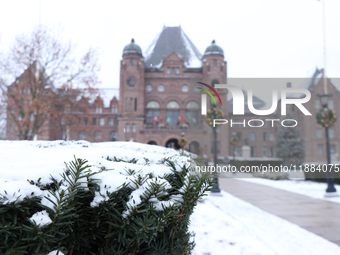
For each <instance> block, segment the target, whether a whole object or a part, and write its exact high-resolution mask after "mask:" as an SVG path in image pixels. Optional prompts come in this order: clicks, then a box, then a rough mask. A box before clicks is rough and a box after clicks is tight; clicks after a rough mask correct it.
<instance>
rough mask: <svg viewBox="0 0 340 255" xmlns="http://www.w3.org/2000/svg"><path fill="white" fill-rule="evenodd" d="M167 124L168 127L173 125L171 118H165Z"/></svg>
mask: <svg viewBox="0 0 340 255" xmlns="http://www.w3.org/2000/svg"><path fill="white" fill-rule="evenodd" d="M165 123H166V125H170V124H171V118H170V117H169V116H165Z"/></svg>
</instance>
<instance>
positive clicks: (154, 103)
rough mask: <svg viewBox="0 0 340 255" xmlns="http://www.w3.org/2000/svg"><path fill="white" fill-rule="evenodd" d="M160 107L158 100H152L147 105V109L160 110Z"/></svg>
mask: <svg viewBox="0 0 340 255" xmlns="http://www.w3.org/2000/svg"><path fill="white" fill-rule="evenodd" d="M159 107H160V105H159V103H158V102H157V101H156V100H151V101H149V102H148V103H147V104H146V108H159Z"/></svg>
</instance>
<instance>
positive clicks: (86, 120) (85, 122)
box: [84, 118, 89, 126]
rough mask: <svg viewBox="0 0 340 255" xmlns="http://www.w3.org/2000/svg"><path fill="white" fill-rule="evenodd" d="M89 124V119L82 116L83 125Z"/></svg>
mask: <svg viewBox="0 0 340 255" xmlns="http://www.w3.org/2000/svg"><path fill="white" fill-rule="evenodd" d="M88 124H89V120H88V119H87V118H84V125H85V126H87V125H88Z"/></svg>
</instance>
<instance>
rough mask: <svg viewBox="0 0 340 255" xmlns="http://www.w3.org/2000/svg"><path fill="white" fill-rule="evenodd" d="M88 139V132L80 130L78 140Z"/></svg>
mask: <svg viewBox="0 0 340 255" xmlns="http://www.w3.org/2000/svg"><path fill="white" fill-rule="evenodd" d="M85 139H86V134H85V133H84V132H79V133H78V140H85Z"/></svg>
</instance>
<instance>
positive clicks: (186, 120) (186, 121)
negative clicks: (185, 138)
mask: <svg viewBox="0 0 340 255" xmlns="http://www.w3.org/2000/svg"><path fill="white" fill-rule="evenodd" d="M184 121H185V123H186V124H187V125H188V126H189V127H190V122H189V120H188V119H187V118H186V117H184Z"/></svg>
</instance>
